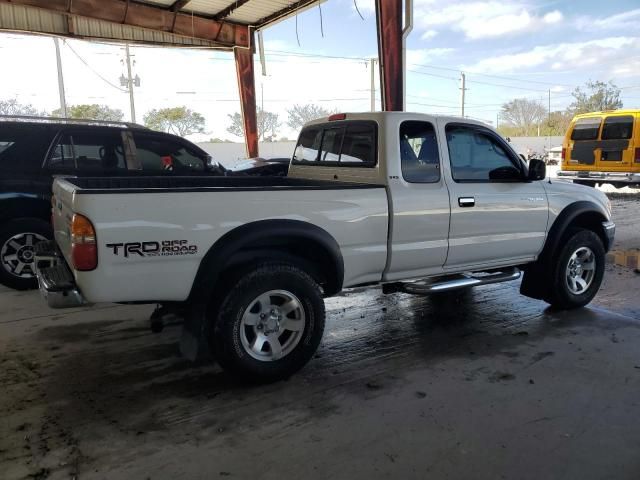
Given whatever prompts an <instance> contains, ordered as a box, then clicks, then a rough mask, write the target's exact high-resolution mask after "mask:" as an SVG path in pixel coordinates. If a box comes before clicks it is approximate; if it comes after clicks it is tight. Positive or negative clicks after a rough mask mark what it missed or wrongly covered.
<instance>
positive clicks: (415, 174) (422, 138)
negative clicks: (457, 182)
mask: <svg viewBox="0 0 640 480" xmlns="http://www.w3.org/2000/svg"><path fill="white" fill-rule="evenodd" d="M400 164H401V168H402V177H403V178H404V179H405V181H407V182H410V183H435V182H438V181H439V180H440V156H439V153H438V142H437V139H436V132H435V129H434V128H433V125H432V124H431V123H429V122H419V121H413V120H412V121H407V122H402V124H401V125H400Z"/></svg>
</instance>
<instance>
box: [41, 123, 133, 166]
mask: <svg viewBox="0 0 640 480" xmlns="http://www.w3.org/2000/svg"><path fill="white" fill-rule="evenodd" d="M47 165H48V167H49V168H53V169H60V170H63V171H67V170H78V171H80V172H87V173H91V172H96V173H98V172H105V171H106V172H108V171H114V170H126V168H127V164H126V160H125V154H124V148H123V145H122V135H121V132H118V131H115V132H111V131H108V132H70V133H65V134H63V135H62V137H60V140H59V141H58V144H57V145H56V146H55V147H54V148H53V149H52V151H51V154H50V156H49V160H48V162H47Z"/></svg>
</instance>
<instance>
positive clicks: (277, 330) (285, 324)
mask: <svg viewBox="0 0 640 480" xmlns="http://www.w3.org/2000/svg"><path fill="white" fill-rule="evenodd" d="M219 305H220V307H219V308H217V309H216V310H217V311H216V312H213V313H212V314H211V317H213V318H212V319H213V321H214V328H213V339H212V340H213V347H214V352H215V356H216V359H217V360H218V362H219V363H220V365H221V366H222V367H223V368H224V369H225V370H229V371H231V372H232V373H234V374H236V375H238V376H240V377H242V378H244V379H247V380H250V381H254V382H263V383H264V382H272V381H276V380H280V379H283V378H287V377H289V376H290V375H292V374H293V373H295V372H296V371H298V370H299V369H301V368H302V367H303V366H304V365H305V364H306V363H307V362H308V361H309V360H310V359H311V357H312V356H313V354H314V353H315V351H316V349H317V348H318V345H319V344H320V340H321V339H322V333H323V331H324V321H325V309H324V301H323V299H322V293H321V291H320V287H319V286H318V284H317V283H316V282H315V281H314V280H313V278H311V276H309V275H308V274H307V273H305V272H304V271H303V270H301V269H300V268H298V267H296V266H295V265H292V264H289V263H280V262H277V263H276V262H274V263H264V264H262V265H260V266H259V267H257V268H255V269H254V270H252V271H249V272H248V273H246V274H244V275H243V276H241V277H240V279H239V280H238V281H237V282H235V284H234V285H231V288H230V289H229V290H228V293H227V294H226V295H225V296H224V298H223V299H222V301H221V302H220V303H219Z"/></svg>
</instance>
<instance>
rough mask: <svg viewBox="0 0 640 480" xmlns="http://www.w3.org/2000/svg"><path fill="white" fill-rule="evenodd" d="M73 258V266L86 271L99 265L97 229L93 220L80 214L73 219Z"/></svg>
mask: <svg viewBox="0 0 640 480" xmlns="http://www.w3.org/2000/svg"><path fill="white" fill-rule="evenodd" d="M70 235H71V260H72V262H73V268H75V269H76V270H81V271H86V270H93V269H94V268H96V267H97V266H98V245H97V243H96V231H95V229H94V228H93V225H92V224H91V221H90V220H89V219H88V218H87V217H85V216H83V215H79V214H77V213H76V214H74V215H73V218H72V219H71V228H70Z"/></svg>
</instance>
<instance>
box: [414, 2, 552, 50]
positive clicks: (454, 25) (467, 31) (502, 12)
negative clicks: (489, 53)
mask: <svg viewBox="0 0 640 480" xmlns="http://www.w3.org/2000/svg"><path fill="white" fill-rule="evenodd" d="M414 8H415V12H414V18H415V23H416V28H417V29H419V30H425V32H427V31H429V30H434V27H442V28H449V29H451V30H453V31H456V32H462V33H463V34H464V35H465V37H467V38H468V39H471V40H477V39H483V38H495V37H501V36H506V35H514V34H518V33H523V32H531V31H535V30H540V29H542V28H544V26H545V25H550V24H557V23H560V22H561V21H562V19H563V15H562V13H561V12H560V11H558V10H554V11H551V12H547V13H546V14H544V15H540V14H538V13H536V12H535V11H533V10H532V9H531V8H530V6H529V5H528V4H526V3H521V2H514V3H507V2H500V1H496V0H489V1H460V0H458V1H454V2H442V3H441V2H434V1H433V0H417V1H416V4H415V7H414Z"/></svg>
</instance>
